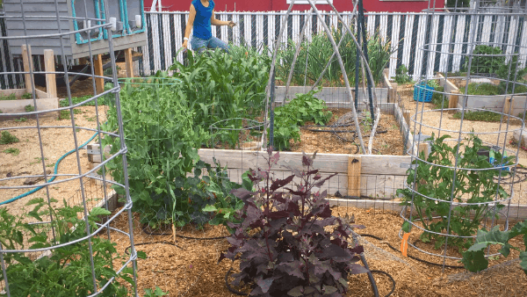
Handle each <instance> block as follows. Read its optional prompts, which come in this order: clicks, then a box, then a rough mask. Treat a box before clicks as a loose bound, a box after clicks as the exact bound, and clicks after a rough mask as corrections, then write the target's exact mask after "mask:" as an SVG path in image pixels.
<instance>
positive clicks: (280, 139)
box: [274, 88, 333, 150]
mask: <svg viewBox="0 0 527 297" xmlns="http://www.w3.org/2000/svg"><path fill="white" fill-rule="evenodd" d="M320 90H321V88H319V89H317V90H313V91H310V92H309V93H307V94H296V97H295V99H293V100H291V102H289V103H288V104H286V105H284V106H280V107H277V108H275V110H274V112H275V124H274V125H275V130H274V145H275V146H276V147H277V149H278V150H287V149H289V148H290V143H289V141H290V140H291V139H292V140H293V141H294V142H298V141H300V128H299V127H300V126H303V125H304V124H305V123H306V122H313V123H315V124H317V125H325V124H327V123H328V122H329V120H330V119H331V117H332V116H333V114H332V113H331V112H330V111H328V110H327V107H326V103H325V102H324V101H322V100H320V99H318V98H316V97H315V94H316V93H317V92H319V91H320Z"/></svg>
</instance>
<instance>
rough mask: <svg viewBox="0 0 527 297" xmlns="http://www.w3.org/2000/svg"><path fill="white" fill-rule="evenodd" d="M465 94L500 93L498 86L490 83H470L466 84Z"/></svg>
mask: <svg viewBox="0 0 527 297" xmlns="http://www.w3.org/2000/svg"><path fill="white" fill-rule="evenodd" d="M467 94H469V95H491V96H493V95H500V94H501V92H500V91H499V90H498V86H496V85H493V84H490V83H470V84H468V90H467Z"/></svg>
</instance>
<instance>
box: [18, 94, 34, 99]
mask: <svg viewBox="0 0 527 297" xmlns="http://www.w3.org/2000/svg"><path fill="white" fill-rule="evenodd" d="M20 98H22V99H33V94H31V93H25V94H24V95H22V97H20Z"/></svg>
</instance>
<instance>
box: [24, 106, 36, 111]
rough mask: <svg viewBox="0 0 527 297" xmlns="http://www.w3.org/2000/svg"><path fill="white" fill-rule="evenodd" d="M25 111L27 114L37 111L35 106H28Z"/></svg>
mask: <svg viewBox="0 0 527 297" xmlns="http://www.w3.org/2000/svg"><path fill="white" fill-rule="evenodd" d="M24 110H25V111H26V112H33V111H35V107H34V106H33V105H26V106H25V107H24Z"/></svg>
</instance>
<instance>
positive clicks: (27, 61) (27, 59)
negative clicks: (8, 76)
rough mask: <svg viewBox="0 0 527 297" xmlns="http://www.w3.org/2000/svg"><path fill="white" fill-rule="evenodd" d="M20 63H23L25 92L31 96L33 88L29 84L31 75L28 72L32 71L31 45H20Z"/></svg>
mask: <svg viewBox="0 0 527 297" xmlns="http://www.w3.org/2000/svg"><path fill="white" fill-rule="evenodd" d="M22 61H23V62H24V72H27V73H26V74H24V77H25V83H26V92H28V93H31V94H33V86H32V84H31V74H29V72H30V71H33V60H32V56H31V45H29V46H28V45H27V44H23V45H22Z"/></svg>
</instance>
